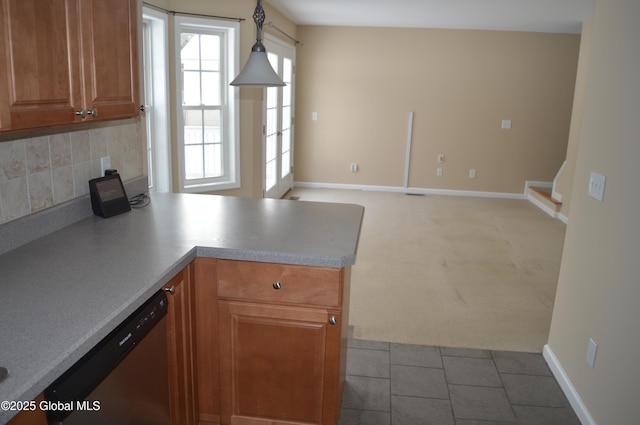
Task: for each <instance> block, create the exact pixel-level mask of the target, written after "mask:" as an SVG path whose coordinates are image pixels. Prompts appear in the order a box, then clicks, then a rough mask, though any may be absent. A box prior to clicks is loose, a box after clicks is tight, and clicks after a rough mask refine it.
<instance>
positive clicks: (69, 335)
mask: <svg viewBox="0 0 640 425" xmlns="http://www.w3.org/2000/svg"><path fill="white" fill-rule="evenodd" d="M151 199H152V200H151V204H150V205H149V206H148V207H146V208H143V209H134V210H132V211H131V212H128V213H125V214H122V215H119V216H116V217H111V218H109V219H103V218H100V217H96V216H92V217H90V218H87V219H84V220H81V221H79V222H77V223H75V224H72V225H70V226H67V227H64V228H63V229H61V230H58V231H56V232H54V233H52V234H50V235H47V236H45V237H42V238H40V239H37V240H35V241H33V242H30V243H28V244H26V245H24V246H21V247H19V248H16V249H14V250H12V251H9V252H7V253H5V254H3V255H0V366H4V367H6V368H7V369H8V370H9V376H8V378H7V379H6V380H5V381H3V382H1V383H0V401H4V400H8V401H21V400H24V401H27V400H32V399H33V398H35V397H36V396H37V395H38V394H39V393H41V392H42V391H43V390H44V389H45V388H46V387H47V386H48V385H49V384H51V383H52V382H53V381H54V380H55V379H56V378H57V377H58V376H60V375H61V374H62V373H64V372H65V371H66V370H67V369H68V368H69V367H70V366H72V365H73V364H74V363H75V362H76V361H77V360H78V359H80V358H81V357H82V356H83V355H84V354H85V353H86V352H88V351H89V350H90V349H91V348H92V347H93V346H94V345H95V344H96V343H98V342H99V341H100V340H101V339H102V338H103V337H104V336H106V335H107V334H108V333H109V332H110V331H111V330H112V329H114V328H115V327H116V326H117V325H118V324H119V323H121V322H122V321H123V320H124V319H125V318H126V317H127V316H128V315H129V314H131V313H132V312H133V311H134V310H135V309H136V308H137V307H138V306H140V305H141V304H142V303H143V302H144V301H145V300H146V299H148V298H149V297H150V296H151V295H153V293H155V292H156V291H157V290H159V289H160V288H161V287H162V286H163V285H164V284H165V283H167V282H168V281H169V280H170V279H171V278H172V277H173V276H174V275H175V274H176V273H178V272H179V271H180V270H182V269H183V268H184V267H185V266H186V265H188V264H189V263H190V262H191V261H192V260H193V259H194V258H196V257H210V258H219V259H233V260H246V261H260V262H272V263H283V264H298V265H306V266H319V267H331V268H342V267H348V266H351V265H353V264H355V258H356V257H355V256H356V250H357V245H358V239H359V235H360V226H361V223H362V217H363V213H364V208H363V207H361V206H358V205H351V204H329V203H319V202H304V201H291V200H273V199H248V198H237V197H224V196H215V195H190V194H154V195H152V197H151ZM15 414H17V412H15V411H13V412H12V411H4V410H1V409H0V423H5V422H6V421H8V420H9V419H10V418H11V417H13V416H14V415H15Z"/></svg>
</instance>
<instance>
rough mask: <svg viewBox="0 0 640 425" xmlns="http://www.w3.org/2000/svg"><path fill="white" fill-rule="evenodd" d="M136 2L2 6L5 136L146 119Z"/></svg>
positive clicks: (11, 0)
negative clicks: (141, 115)
mask: <svg viewBox="0 0 640 425" xmlns="http://www.w3.org/2000/svg"><path fill="white" fill-rule="evenodd" d="M136 25H137V15H136V4H135V0H82V1H79V0H48V1H44V2H43V1H41V0H0V33H1V34H2V50H0V131H11V130H25V129H31V128H43V127H53V126H58V125H65V124H73V123H76V122H86V121H90V120H96V119H98V120H106V119H116V118H128V117H133V116H136V115H137V113H138V109H137V108H138V103H139V102H138V62H137V57H138V53H137V29H136Z"/></svg>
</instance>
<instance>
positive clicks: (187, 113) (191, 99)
mask: <svg viewBox="0 0 640 425" xmlns="http://www.w3.org/2000/svg"><path fill="white" fill-rule="evenodd" d="M238 37H239V24H238V23H236V22H232V23H230V22H226V21H219V20H215V19H203V18H191V17H176V56H177V57H176V63H177V65H178V70H177V77H178V82H177V84H178V90H179V91H178V93H179V95H178V105H177V106H178V107H177V110H178V141H179V142H178V154H179V158H180V161H179V170H180V190H181V191H183V192H204V191H211V190H221V189H231V188H238V187H240V166H239V160H240V155H239V144H240V141H239V135H240V132H239V124H238V122H239V112H238V99H237V97H238V89H237V88H234V87H231V86H230V85H229V82H230V81H231V79H232V78H233V77H235V74H236V70H237V69H238Z"/></svg>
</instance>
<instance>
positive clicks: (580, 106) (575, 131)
mask: <svg viewBox="0 0 640 425" xmlns="http://www.w3.org/2000/svg"><path fill="white" fill-rule="evenodd" d="M592 27H593V25H592V22H591V20H589V21H587V22H585V23H584V24H583V25H582V33H581V35H580V57H579V59H578V72H577V75H576V89H575V93H574V96H573V109H572V113H571V129H570V130H569V143H568V145H567V156H566V164H565V167H564V169H563V170H562V173H561V174H560V175H558V180H557V181H556V187H555V189H554V190H555V191H556V192H557V193H559V194H560V195H561V196H562V207H561V210H560V213H561V214H562V215H564V216H565V217H568V216H569V209H570V206H571V191H572V189H573V175H574V173H575V170H576V157H577V156H578V145H579V143H580V129H581V127H582V117H583V115H584V101H585V96H586V92H587V75H588V69H589V66H588V65H589V60H590V52H591V32H592V31H591V29H592Z"/></svg>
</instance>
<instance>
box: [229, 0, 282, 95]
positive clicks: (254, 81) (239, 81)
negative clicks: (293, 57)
mask: <svg viewBox="0 0 640 425" xmlns="http://www.w3.org/2000/svg"><path fill="white" fill-rule="evenodd" d="M264 20H265V14H264V9H263V8H262V0H258V4H257V5H256V10H255V11H254V12H253V21H254V22H255V23H256V43H255V44H254V45H253V47H252V48H251V54H250V55H249V60H247V64H246V65H245V66H244V68H243V69H242V71H240V74H238V76H237V77H236V79H235V80H233V81H232V82H231V85H232V86H239V87H282V86H284V85H286V84H285V83H284V81H282V79H281V78H280V77H279V76H278V74H276V72H275V71H274V70H273V68H272V67H271V64H270V63H269V59H268V58H267V49H265V47H264V45H263V44H262V25H263V24H264Z"/></svg>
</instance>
